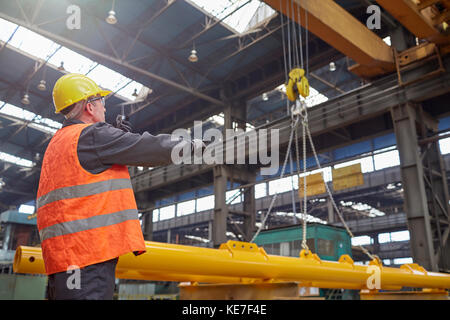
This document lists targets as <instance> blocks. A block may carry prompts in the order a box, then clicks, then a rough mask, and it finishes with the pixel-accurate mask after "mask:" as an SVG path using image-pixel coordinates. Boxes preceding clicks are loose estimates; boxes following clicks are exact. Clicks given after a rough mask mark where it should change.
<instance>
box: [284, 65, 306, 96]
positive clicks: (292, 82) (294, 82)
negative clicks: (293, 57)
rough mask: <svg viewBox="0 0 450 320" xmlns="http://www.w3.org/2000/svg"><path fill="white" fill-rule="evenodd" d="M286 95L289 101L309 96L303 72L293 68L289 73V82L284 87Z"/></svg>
mask: <svg viewBox="0 0 450 320" xmlns="http://www.w3.org/2000/svg"><path fill="white" fill-rule="evenodd" d="M286 95H287V97H288V99H289V100H290V101H295V100H297V99H298V97H299V95H301V96H302V97H303V98H306V97H307V96H309V82H308V79H307V78H306V77H305V70H303V69H300V68H295V69H292V70H291V71H290V72H289V81H288V83H287V85H286Z"/></svg>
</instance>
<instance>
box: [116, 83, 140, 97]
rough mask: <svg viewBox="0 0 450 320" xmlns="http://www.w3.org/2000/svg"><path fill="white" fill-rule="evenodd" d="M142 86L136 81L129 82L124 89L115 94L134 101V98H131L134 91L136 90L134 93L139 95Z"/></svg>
mask: <svg viewBox="0 0 450 320" xmlns="http://www.w3.org/2000/svg"><path fill="white" fill-rule="evenodd" d="M142 87H143V85H142V84H141V83H139V82H136V81H131V82H130V83H129V84H127V85H126V86H125V87H123V88H122V89H120V90H119V91H117V94H119V95H121V96H122V97H125V98H127V99H130V100H134V99H135V97H134V96H133V93H134V89H136V92H137V93H139V91H140V90H141V89H142Z"/></svg>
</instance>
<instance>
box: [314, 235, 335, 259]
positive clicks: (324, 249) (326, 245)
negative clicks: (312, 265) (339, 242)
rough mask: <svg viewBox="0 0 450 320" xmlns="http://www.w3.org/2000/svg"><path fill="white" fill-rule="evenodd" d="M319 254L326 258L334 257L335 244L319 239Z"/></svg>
mask: <svg viewBox="0 0 450 320" xmlns="http://www.w3.org/2000/svg"><path fill="white" fill-rule="evenodd" d="M317 253H318V254H319V255H324V256H330V257H332V256H334V254H335V252H334V242H333V241H332V240H327V239H317Z"/></svg>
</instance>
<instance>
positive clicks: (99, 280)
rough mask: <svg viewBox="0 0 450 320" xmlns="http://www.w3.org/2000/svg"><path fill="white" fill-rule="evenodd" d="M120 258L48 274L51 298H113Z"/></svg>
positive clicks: (48, 294)
mask: <svg viewBox="0 0 450 320" xmlns="http://www.w3.org/2000/svg"><path fill="white" fill-rule="evenodd" d="M117 261H118V258H116V259H112V260H108V261H105V262H101V263H97V264H92V265H90V266H86V267H84V268H81V269H77V270H70V271H67V272H59V273H54V274H51V275H49V276H48V287H47V290H48V291H47V297H48V299H49V300H112V298H113V294H114V286H115V280H116V279H115V272H116V265H117Z"/></svg>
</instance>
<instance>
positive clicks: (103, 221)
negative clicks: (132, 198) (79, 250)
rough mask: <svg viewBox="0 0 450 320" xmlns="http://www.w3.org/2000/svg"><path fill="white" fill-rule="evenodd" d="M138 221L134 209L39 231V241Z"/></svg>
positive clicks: (69, 222)
mask: <svg viewBox="0 0 450 320" xmlns="http://www.w3.org/2000/svg"><path fill="white" fill-rule="evenodd" d="M133 219H138V211H137V210H135V209H129V210H123V211H118V212H113V213H109V214H102V215H99V216H93V217H90V218H87V219H79V220H74V221H68V222H62V223H58V224H55V225H53V226H50V227H47V228H44V229H42V230H40V231H39V236H40V238H41V241H44V240H47V239H50V238H53V237H58V236H64V235H66V234H71V233H75V232H80V231H86V230H91V229H95V228H100V227H106V226H111V225H113V224H118V223H121V222H124V221H127V220H133Z"/></svg>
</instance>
